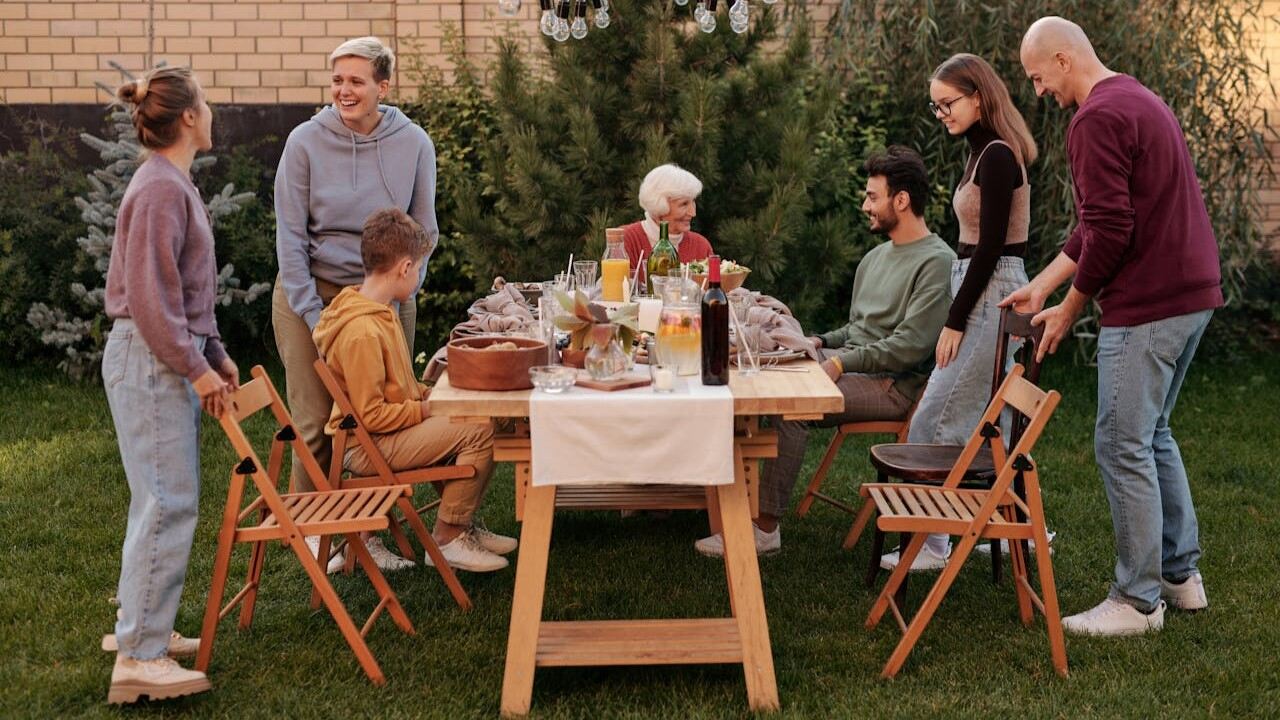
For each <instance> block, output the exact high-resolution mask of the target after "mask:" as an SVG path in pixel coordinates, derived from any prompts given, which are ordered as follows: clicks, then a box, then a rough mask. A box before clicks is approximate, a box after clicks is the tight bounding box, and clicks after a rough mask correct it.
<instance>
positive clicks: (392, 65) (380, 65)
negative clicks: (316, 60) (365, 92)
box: [329, 35, 396, 82]
mask: <svg viewBox="0 0 1280 720" xmlns="http://www.w3.org/2000/svg"><path fill="white" fill-rule="evenodd" d="M351 56H355V57H362V58H364V59H365V60H368V61H369V62H371V63H373V79H374V80H377V81H378V82H382V81H383V80H390V79H391V73H393V72H395V71H396V54H395V53H394V52H392V51H391V48H389V47H387V46H386V45H383V44H382V41H381V40H379V39H378V38H376V37H373V36H372V35H369V36H367V37H358V38H354V39H351V40H348V41H346V42H344V43H342V44H341V45H339V46H338V47H337V49H336V50H334V51H333V52H331V53H329V67H333V64H334V63H335V62H337V61H338V58H343V57H351Z"/></svg>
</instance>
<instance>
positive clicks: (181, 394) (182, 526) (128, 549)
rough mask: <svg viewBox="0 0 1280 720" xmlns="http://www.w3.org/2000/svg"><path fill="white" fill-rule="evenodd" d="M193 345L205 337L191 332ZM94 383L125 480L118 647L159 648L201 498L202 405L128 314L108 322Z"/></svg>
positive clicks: (137, 651) (132, 650)
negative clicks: (99, 383) (100, 388)
mask: <svg viewBox="0 0 1280 720" xmlns="http://www.w3.org/2000/svg"><path fill="white" fill-rule="evenodd" d="M192 339H193V340H194V341H195V342H196V347H197V348H199V349H200V350H201V351H203V350H204V343H205V339H204V337H203V336H199V335H195V336H192ZM102 379H103V382H104V384H105V385H106V389H107V403H108V404H109V405H110V406H111V419H112V421H113V422H114V423H115V427H116V437H117V440H118V442H119V444H120V457H121V459H122V460H123V461H124V472H125V476H126V477H127V478H128V481H129V495H130V499H129V521H128V525H127V527H126V529H125V535H124V552H123V557H122V558H121V561H120V586H119V588H118V590H117V595H116V597H117V598H119V601H120V618H119V619H118V620H117V621H116V640H117V642H118V643H119V645H120V652H121V653H123V654H124V655H125V656H126V657H130V658H134V659H136V660H154V659H156V658H158V657H161V656H163V655H164V654H165V652H166V651H167V650H168V647H169V634H170V633H172V632H173V623H174V620H175V619H176V618H177V615H178V600H179V598H180V597H181V596H182V583H183V580H184V579H185V578H186V574H187V559H188V557H189V556H190V554H191V541H192V538H193V537H194V535H195V530H196V510H197V506H198V504H199V502H198V501H199V497H200V401H199V398H198V397H197V396H196V393H195V390H194V389H193V388H192V387H191V383H190V382H188V381H187V379H186V378H184V377H182V376H181V375H179V374H177V373H175V372H174V371H173V370H170V369H169V368H168V367H167V366H166V365H165V364H164V363H162V362H160V361H159V360H158V359H157V358H156V356H155V355H153V354H152V353H151V350H150V348H148V347H147V344H146V343H145V342H144V341H143V339H142V335H141V334H139V333H138V331H137V329H136V327H135V326H134V323H133V321H132V320H125V319H121V320H116V321H115V325H114V326H113V327H112V328H111V334H110V335H108V336H107V346H106V349H105V351H104V353H103V356H102Z"/></svg>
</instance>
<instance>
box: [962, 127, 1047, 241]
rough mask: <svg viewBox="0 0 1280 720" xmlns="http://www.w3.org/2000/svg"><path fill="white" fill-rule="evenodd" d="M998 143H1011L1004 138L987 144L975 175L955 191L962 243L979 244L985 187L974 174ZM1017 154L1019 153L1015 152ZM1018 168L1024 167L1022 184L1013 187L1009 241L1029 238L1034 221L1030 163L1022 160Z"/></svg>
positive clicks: (1006, 239)
mask: <svg viewBox="0 0 1280 720" xmlns="http://www.w3.org/2000/svg"><path fill="white" fill-rule="evenodd" d="M996 143H999V144H1001V145H1004V146H1005V147H1009V143H1007V142H1005V141H1003V140H992V141H991V142H990V143H988V144H987V147H984V148H982V152H980V153H978V161H977V162H976V163H974V164H973V175H971V176H970V177H969V179H968V180H965V181H964V182H961V183H960V186H959V187H957V188H956V192H955V195H954V196H953V197H952V198H951V206H952V207H953V208H954V209H955V213H956V220H957V221H959V223H960V244H961V245H977V244H978V219H979V217H980V215H981V214H982V196H981V190H980V189H979V188H978V186H977V185H975V184H974V183H973V178H974V176H976V175H977V174H978V166H979V165H981V164H982V156H983V155H985V154H986V152H987V149H988V148H990V147H991V146H992V145H995V144H996ZM1012 149H1013V148H1010V150H1012ZM1014 157H1017V155H1016V154H1015V155H1014ZM1018 169H1019V170H1021V171H1022V184H1021V185H1019V186H1018V187H1017V188H1015V189H1014V191H1013V204H1012V205H1011V206H1010V207H1009V229H1008V231H1007V232H1006V233H1005V236H1004V244H1005V245H1017V244H1018V243H1024V242H1026V241H1027V228H1028V226H1029V225H1030V224H1031V184H1030V183H1029V182H1028V181H1027V168H1026V166H1025V165H1022V164H1021V163H1019V165H1018Z"/></svg>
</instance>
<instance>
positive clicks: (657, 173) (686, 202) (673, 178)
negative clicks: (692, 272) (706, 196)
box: [623, 165, 715, 278]
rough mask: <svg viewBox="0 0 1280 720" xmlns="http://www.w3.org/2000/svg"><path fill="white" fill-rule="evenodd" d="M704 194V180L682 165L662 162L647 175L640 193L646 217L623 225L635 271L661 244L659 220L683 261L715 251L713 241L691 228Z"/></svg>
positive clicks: (641, 185) (704, 258) (632, 267)
mask: <svg viewBox="0 0 1280 720" xmlns="http://www.w3.org/2000/svg"><path fill="white" fill-rule="evenodd" d="M701 194H702V181H701V180H699V179H698V178H697V177H696V176H694V174H693V173H691V172H689V171H688V170H685V169H684V168H682V167H679V166H678V165H659V166H658V167H656V168H654V169H652V170H650V171H649V174H648V175H645V176H644V181H643V182H641V183H640V193H639V195H640V207H641V208H643V209H644V219H643V220H641V221H639V222H634V223H631V224H630V225H627V226H625V227H624V228H623V230H624V231H625V232H626V235H625V239H626V248H627V257H628V258H629V259H630V260H631V269H632V270H635V268H636V264H637V263H639V262H640V258H641V256H642V255H643V257H645V258H648V257H649V256H650V255H652V254H653V248H654V246H655V245H657V244H658V223H660V222H664V221H665V222H666V223H667V233H668V239H669V240H670V241H671V244H672V245H674V246H675V248H676V255H678V256H679V257H680V262H682V263H687V262H692V261H694V260H706V259H707V257H708V256H710V255H711V254H712V253H713V252H715V251H714V250H712V249H711V242H710V241H709V240H707V239H706V238H705V237H703V236H702V235H699V234H698V233H696V232H694V231H693V230H690V229H689V223H691V222H692V221H693V218H694V217H696V216H697V214H698V204H697V198H698V196H699V195H701ZM641 277H642V278H643V277H644V276H643V274H642V275H641Z"/></svg>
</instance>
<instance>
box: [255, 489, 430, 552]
mask: <svg viewBox="0 0 1280 720" xmlns="http://www.w3.org/2000/svg"><path fill="white" fill-rule="evenodd" d="M410 493H411V490H410V488H409V486H408V485H383V486H381V487H372V488H357V489H349V490H327V491H319V492H302V493H289V494H287V495H281V496H280V500H281V501H282V502H283V503H284V507H285V510H286V511H288V513H289V517H290V518H292V519H293V522H294V523H295V524H296V525H297V526H298V530H299V531H300V532H301V533H302V534H303V535H333V534H337V533H349V532H365V531H370V530H386V529H387V528H388V526H389V525H390V522H389V521H388V519H387V514H388V513H389V512H390V511H391V508H392V506H394V505H395V504H396V501H397V500H399V499H400V498H402V497H405V496H408V495H410ZM264 506H265V505H264V504H263V502H262V500H261V498H259V499H258V500H256V501H255V502H254V503H253V505H252V506H250V508H249V509H248V510H246V514H247V513H248V512H249V511H251V510H253V509H255V508H262V507H264ZM283 536H284V531H283V529H282V528H281V527H280V522H279V520H278V519H277V518H276V515H275V513H271V512H269V513H268V514H267V516H266V517H265V518H263V519H262V521H261V522H260V523H258V524H257V525H256V526H252V527H247V528H241V529H239V530H237V531H236V540H237V541H239V542H256V541H258V540H269V539H274V538H280V537H283Z"/></svg>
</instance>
